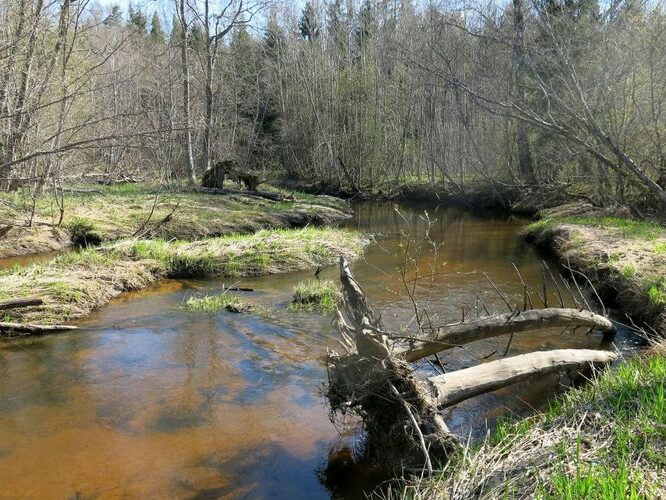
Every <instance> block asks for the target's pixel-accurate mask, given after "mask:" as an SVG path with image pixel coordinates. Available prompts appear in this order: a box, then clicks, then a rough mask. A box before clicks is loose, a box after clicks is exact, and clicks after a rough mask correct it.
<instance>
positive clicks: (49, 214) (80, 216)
mask: <svg viewBox="0 0 666 500" xmlns="http://www.w3.org/2000/svg"><path fill="white" fill-rule="evenodd" d="M76 188H77V190H76V191H69V192H68V191H65V193H64V198H63V200H62V205H63V206H64V218H63V221H62V227H61V229H64V230H66V232H67V233H69V235H70V236H71V240H72V242H73V243H74V244H75V245H78V246H83V247H85V246H88V245H98V244H100V243H109V242H112V241H117V240H121V239H124V238H128V237H132V236H133V235H135V233H137V232H138V233H139V234H141V235H142V236H143V237H153V238H164V239H166V240H171V239H178V240H187V241H193V240H197V239H201V238H206V237H215V236H221V235H227V234H233V233H242V234H250V233H253V232H256V231H259V230H261V229H274V228H291V227H294V226H296V225H324V224H326V223H335V222H338V221H339V220H342V219H343V218H344V214H343V213H342V211H344V210H346V204H345V202H344V201H342V200H337V199H335V198H331V197H318V196H314V195H306V194H301V193H297V192H293V193H292V192H288V191H285V190H280V189H277V188H272V187H268V186H267V187H266V189H265V190H266V191H270V192H273V193H280V194H283V195H285V196H288V197H289V199H285V200H284V201H281V202H274V201H272V200H268V199H263V198H259V197H256V196H249V195H248V196H245V195H244V194H242V193H241V194H235V195H232V196H226V195H214V194H207V193H203V192H198V191H193V190H191V189H188V188H186V187H185V186H184V185H175V186H173V188H172V189H164V188H163V187H160V186H158V185H152V184H118V185H113V186H98V185H81V186H76ZM0 202H3V206H5V205H6V206H7V207H9V208H8V209H7V210H6V211H5V212H6V213H3V215H4V216H6V217H7V218H8V219H9V220H12V219H14V218H16V219H19V220H22V219H23V218H25V217H26V216H27V214H29V213H31V212H32V210H33V199H32V198H30V197H29V196H27V195H26V196H22V195H20V194H18V193H0ZM34 203H35V206H34V211H35V220H38V221H44V222H49V223H56V222H58V220H59V218H60V211H59V206H58V204H57V203H56V200H55V199H54V198H53V196H51V195H49V194H46V195H44V196H40V197H37V198H36V199H35V200H34ZM165 219H167V220H166V221H165ZM33 232H34V233H35V234H37V233H38V231H37V229H35V230H34V231H33ZM29 234H30V235H32V233H29ZM39 234H41V235H43V236H44V237H46V235H48V234H50V233H47V232H45V231H40V232H39ZM33 236H34V235H33ZM65 237H66V235H65ZM51 240H54V241H51ZM31 241H32V238H25V237H22V245H18V246H17V245H16V242H15V241H12V239H11V238H3V239H0V253H2V251H3V249H6V252H5V253H6V254H7V255H20V254H21V253H25V252H26V249H25V245H29V244H30V242H31ZM57 241H58V240H55V239H54V238H53V237H51V239H50V240H49V241H48V243H51V244H55V243H56V242H57ZM46 243H47V242H44V244H46ZM14 247H16V248H14ZM27 251H28V252H30V251H31V250H29V249H28V250H27ZM34 251H39V248H37V247H35V250H34ZM15 252H16V253H15Z"/></svg>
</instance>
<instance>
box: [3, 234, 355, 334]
mask: <svg viewBox="0 0 666 500" xmlns="http://www.w3.org/2000/svg"><path fill="white" fill-rule="evenodd" d="M363 246H364V239H363V238H362V237H361V235H359V234H357V233H353V232H349V231H344V230H340V229H330V228H327V229H317V228H305V229H295V230H271V231H269V230H263V231H259V232H258V233H255V234H252V235H245V236H239V235H234V236H226V237H218V238H207V239H205V240H200V241H195V242H187V241H166V240H138V241H121V242H118V243H115V244H113V245H109V246H104V247H101V248H98V249H88V250H83V251H81V252H70V253H67V254H63V255H60V256H58V257H56V258H55V259H53V260H52V261H49V262H47V263H43V264H33V265H30V266H26V267H17V268H13V269H8V270H4V271H1V272H0V300H2V299H10V298H13V299H15V298H21V297H28V296H38V297H42V298H43V299H44V300H45V304H44V305H43V306H39V307H33V308H28V309H23V310H21V312H18V311H14V312H11V313H10V312H7V313H5V314H4V316H3V317H4V320H5V321H20V322H31V323H41V324H54V323H63V322H67V321H70V320H73V319H76V318H80V317H83V316H85V315H87V314H89V313H90V312H91V311H92V310H94V309H96V308H98V307H100V306H102V305H104V304H106V303H108V302H109V301H111V300H112V299H113V298H114V297H116V296H117V295H119V294H120V293H122V292H126V291H132V290H139V289H142V288H145V287H147V286H149V285H150V284H151V283H154V282H155V281H157V280H159V279H164V278H183V277H198V278H204V277H216V276H232V277H243V276H254V275H260V274H275V273H283V272H290V271H297V270H301V269H308V268H316V267H318V266H327V265H331V264H335V263H336V262H337V259H338V257H339V256H340V255H343V256H345V257H347V258H349V259H354V258H356V257H357V256H358V255H359V254H360V253H361V252H362V249H363Z"/></svg>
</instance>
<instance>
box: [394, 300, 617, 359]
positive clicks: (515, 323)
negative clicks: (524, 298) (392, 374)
mask: <svg viewBox="0 0 666 500" xmlns="http://www.w3.org/2000/svg"><path fill="white" fill-rule="evenodd" d="M564 327H570V328H579V327H584V328H594V329H597V330H599V331H602V332H610V331H612V330H613V323H611V321H610V320H609V319H608V318H606V317H604V316H601V315H600V314H595V313H593V312H590V311H585V310H583V311H579V310H578V309H565V308H549V309H532V310H528V311H520V312H518V313H507V314H499V315H496V316H488V317H485V318H478V319H474V320H471V321H467V322H462V323H457V324H455V325H447V326H443V327H439V328H438V329H437V331H436V333H435V334H434V335H428V336H426V337H424V338H420V339H419V341H416V342H415V343H414V345H413V347H411V348H410V349H408V350H406V351H404V353H403V355H404V357H405V359H406V360H407V361H416V360H418V359H421V358H425V357H426V356H429V355H431V354H434V353H436V352H439V351H442V350H444V349H450V348H452V347H455V346H458V345H462V344H469V343H470V342H475V341H477V340H483V339H488V338H491V337H498V336H500V335H507V334H510V333H519V332H526V331H530V330H536V329H540V328H564ZM423 340H425V341H423Z"/></svg>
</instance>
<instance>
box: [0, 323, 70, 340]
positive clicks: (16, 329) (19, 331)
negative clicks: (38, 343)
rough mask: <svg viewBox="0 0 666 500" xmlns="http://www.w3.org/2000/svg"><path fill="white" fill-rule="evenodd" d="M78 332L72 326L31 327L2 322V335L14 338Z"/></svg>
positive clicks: (0, 329) (0, 331)
mask: <svg viewBox="0 0 666 500" xmlns="http://www.w3.org/2000/svg"><path fill="white" fill-rule="evenodd" d="M71 330H78V327H76V326H71V325H30V324H22V323H7V322H5V321H1V322H0V333H2V334H4V335H7V336H10V337H13V336H17V337H20V336H24V335H39V334H45V333H56V332H65V331H71Z"/></svg>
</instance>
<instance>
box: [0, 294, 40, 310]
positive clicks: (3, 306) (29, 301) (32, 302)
mask: <svg viewBox="0 0 666 500" xmlns="http://www.w3.org/2000/svg"><path fill="white" fill-rule="evenodd" d="M43 304H44V301H43V300H42V299H40V298H37V297H29V298H25V299H10V300H0V311H7V310H9V309H18V308H20V307H31V306H41V305H43Z"/></svg>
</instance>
